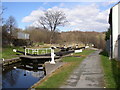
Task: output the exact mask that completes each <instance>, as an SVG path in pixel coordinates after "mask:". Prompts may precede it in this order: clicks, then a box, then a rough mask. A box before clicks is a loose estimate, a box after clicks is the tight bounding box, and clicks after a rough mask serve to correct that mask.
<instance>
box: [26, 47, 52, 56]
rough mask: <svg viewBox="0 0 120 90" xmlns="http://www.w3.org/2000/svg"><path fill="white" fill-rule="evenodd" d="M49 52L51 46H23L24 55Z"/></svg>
mask: <svg viewBox="0 0 120 90" xmlns="http://www.w3.org/2000/svg"><path fill="white" fill-rule="evenodd" d="M49 52H51V48H39V49H33V48H25V55H27V53H28V54H37V55H40V54H47V53H49Z"/></svg>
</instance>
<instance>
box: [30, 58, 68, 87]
mask: <svg viewBox="0 0 120 90" xmlns="http://www.w3.org/2000/svg"><path fill="white" fill-rule="evenodd" d="M65 64H66V63H65V62H61V61H60V59H59V60H56V64H50V62H46V63H45V67H46V68H45V69H46V76H45V77H44V78H43V79H42V80H40V81H38V82H37V83H35V84H34V85H32V86H31V87H30V88H35V87H37V86H38V85H39V84H41V83H42V82H44V81H45V80H47V78H49V77H50V76H51V75H52V74H53V73H54V72H55V71H56V70H57V69H59V68H61V67H62V66H64V65H65Z"/></svg>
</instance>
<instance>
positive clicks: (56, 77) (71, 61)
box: [31, 49, 95, 88]
mask: <svg viewBox="0 0 120 90" xmlns="http://www.w3.org/2000/svg"><path fill="white" fill-rule="evenodd" d="M94 51H95V50H91V49H87V50H84V51H83V52H81V53H74V54H71V55H69V56H66V57H63V58H62V59H61V61H62V62H64V63H65V64H63V66H61V67H60V68H58V69H56V70H55V72H53V73H51V74H50V75H48V76H47V77H44V79H42V80H41V81H40V82H39V83H37V84H36V85H33V86H32V87H31V88H59V87H60V86H61V85H63V84H64V82H65V81H66V80H67V79H68V77H69V76H70V75H71V73H72V71H73V70H74V69H75V68H77V67H78V66H79V64H80V63H81V62H82V61H83V60H84V58H86V57H87V56H88V55H89V54H90V53H92V52H94Z"/></svg>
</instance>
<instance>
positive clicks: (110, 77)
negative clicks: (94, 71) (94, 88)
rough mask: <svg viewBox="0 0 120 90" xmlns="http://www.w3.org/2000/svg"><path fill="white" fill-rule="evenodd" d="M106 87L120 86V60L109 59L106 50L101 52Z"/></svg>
mask: <svg viewBox="0 0 120 90" xmlns="http://www.w3.org/2000/svg"><path fill="white" fill-rule="evenodd" d="M101 62H102V63H101V64H102V66H103V70H104V80H105V86H106V88H120V62H118V61H116V60H109V57H108V55H107V54H106V52H102V53H101Z"/></svg>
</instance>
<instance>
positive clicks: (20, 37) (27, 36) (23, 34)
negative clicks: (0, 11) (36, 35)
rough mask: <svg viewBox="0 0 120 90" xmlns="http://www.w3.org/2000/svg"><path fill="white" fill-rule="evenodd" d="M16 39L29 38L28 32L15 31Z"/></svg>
mask: <svg viewBox="0 0 120 90" xmlns="http://www.w3.org/2000/svg"><path fill="white" fill-rule="evenodd" d="M17 34H18V35H17V39H29V36H30V35H29V34H26V33H23V32H18V33H17Z"/></svg>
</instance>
